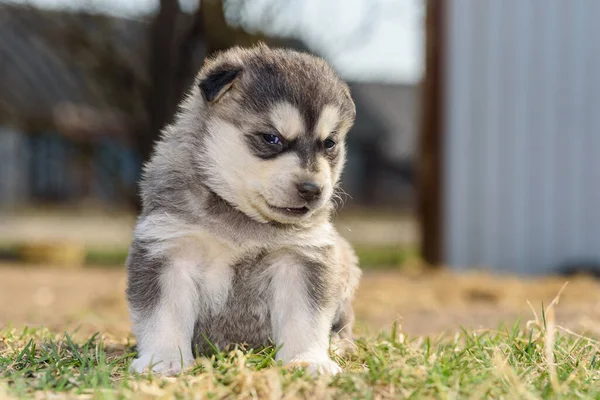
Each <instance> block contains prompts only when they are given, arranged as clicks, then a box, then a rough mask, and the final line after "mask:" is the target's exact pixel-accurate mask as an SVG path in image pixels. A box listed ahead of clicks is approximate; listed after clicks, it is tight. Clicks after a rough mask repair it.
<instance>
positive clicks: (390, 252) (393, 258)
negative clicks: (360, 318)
mask: <svg viewBox="0 0 600 400" xmlns="http://www.w3.org/2000/svg"><path fill="white" fill-rule="evenodd" d="M19 250H20V246H18V245H15V244H11V245H8V244H1V243H0V259H9V260H16V261H18V260H20V254H19ZM128 250H129V249H128V248H127V247H115V248H103V247H100V248H97V247H88V248H87V249H86V257H85V264H86V265H89V266H109V267H112V266H122V265H123V264H125V260H126V258H127V252H128ZM355 250H356V254H357V255H358V258H359V259H360V265H361V266H363V268H365V269H381V268H399V267H400V268H401V267H402V266H403V265H405V263H407V262H409V261H411V260H415V259H418V251H417V249H416V248H414V247H410V246H356V248H355Z"/></svg>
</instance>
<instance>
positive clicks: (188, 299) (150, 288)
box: [127, 243, 199, 375]
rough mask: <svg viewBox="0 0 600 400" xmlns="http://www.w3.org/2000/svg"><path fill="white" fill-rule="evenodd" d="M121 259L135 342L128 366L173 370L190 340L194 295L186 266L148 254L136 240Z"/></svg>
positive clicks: (186, 354)
mask: <svg viewBox="0 0 600 400" xmlns="http://www.w3.org/2000/svg"><path fill="white" fill-rule="evenodd" d="M127 264H128V265H127V268H128V288H127V295H128V300H129V308H130V313H131V317H132V322H133V332H134V333H135V335H136V337H137V347H138V358H136V359H135V360H134V361H133V362H132V363H131V367H130V369H131V370H132V371H135V372H142V371H143V370H144V369H146V368H151V369H152V371H153V372H156V373H160V374H165V375H174V374H177V373H179V372H180V371H181V370H182V369H184V368H186V367H188V366H189V365H190V364H192V363H193V361H194V357H193V355H192V345H191V342H192V334H193V329H194V323H195V321H196V318H197V316H198V304H199V299H198V289H197V285H196V283H195V279H194V277H192V276H190V273H191V271H192V268H191V267H192V266H191V265H188V263H185V262H177V261H170V260H166V259H164V258H157V257H151V256H150V255H149V254H148V251H147V248H146V247H144V245H143V244H140V243H134V244H133V245H132V247H131V250H130V255H129V259H128V262H127Z"/></svg>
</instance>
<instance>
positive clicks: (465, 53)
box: [423, 0, 600, 273]
mask: <svg viewBox="0 0 600 400" xmlns="http://www.w3.org/2000/svg"><path fill="white" fill-rule="evenodd" d="M428 13H429V15H428V47H429V50H428V53H429V55H428V57H429V58H428V60H429V61H428V70H429V72H428V77H427V78H426V80H427V83H426V85H425V87H426V94H425V95H426V98H427V107H426V108H427V110H426V116H427V118H428V119H431V120H432V121H440V122H439V123H429V124H428V125H427V127H426V129H425V133H426V135H425V137H424V138H423V143H424V159H426V163H425V164H423V165H424V166H425V167H426V168H425V169H424V176H423V178H424V187H426V190H425V192H424V195H425V196H429V197H428V198H427V199H425V200H424V205H423V216H424V221H425V223H424V228H425V230H426V232H425V242H426V243H425V245H424V246H425V253H426V256H427V257H428V259H429V260H430V261H432V262H435V263H442V264H449V265H451V266H453V267H455V268H464V267H470V266H482V267H490V268H492V269H495V270H498V271H511V272H522V273H551V272H557V271H559V272H574V271H577V270H584V269H596V272H598V271H600V269H598V267H599V266H600V157H598V154H599V153H600V113H599V112H598V105H599V104H600V75H599V74H598V71H600V41H598V37H599V36H600V25H598V20H600V2H597V1H568V2H565V1H561V0H538V1H521V0H507V1H495V0H487V1H481V0H450V1H446V2H430V4H429V10H428ZM427 185H429V186H427ZM432 216H433V217H434V218H432ZM435 217H437V218H435Z"/></svg>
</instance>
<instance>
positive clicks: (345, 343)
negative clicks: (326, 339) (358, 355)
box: [331, 300, 356, 357]
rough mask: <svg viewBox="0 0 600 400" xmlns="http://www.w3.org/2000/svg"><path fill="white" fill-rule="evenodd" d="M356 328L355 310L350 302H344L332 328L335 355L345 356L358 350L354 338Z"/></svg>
mask: <svg viewBox="0 0 600 400" xmlns="http://www.w3.org/2000/svg"><path fill="white" fill-rule="evenodd" d="M353 326H354V310H353V309H352V302H351V301H350V300H346V301H344V303H343V304H342V305H341V306H340V308H339V309H338V311H337V314H336V316H335V319H334V323H333V326H332V327H331V347H332V349H333V351H334V352H335V354H337V355H338V356H342V357H343V356H344V355H346V354H348V353H352V352H354V351H355V350H356V345H355V344H354V341H353V337H352V327H353Z"/></svg>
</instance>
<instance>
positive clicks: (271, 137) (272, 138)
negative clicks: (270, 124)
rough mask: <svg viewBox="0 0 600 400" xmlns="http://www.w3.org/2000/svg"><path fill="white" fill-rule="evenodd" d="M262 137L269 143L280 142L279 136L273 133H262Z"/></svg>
mask: <svg viewBox="0 0 600 400" xmlns="http://www.w3.org/2000/svg"><path fill="white" fill-rule="evenodd" d="M262 137H263V139H264V140H265V142H267V143H269V144H282V142H281V138H280V137H279V136H278V135H276V134H274V133H264V134H263V135H262Z"/></svg>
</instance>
